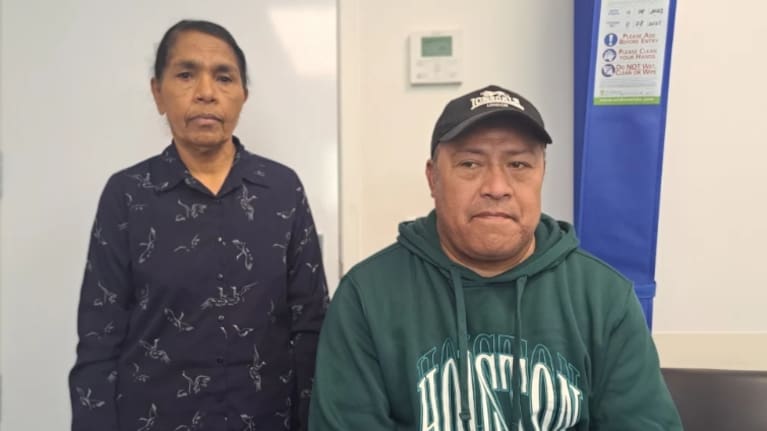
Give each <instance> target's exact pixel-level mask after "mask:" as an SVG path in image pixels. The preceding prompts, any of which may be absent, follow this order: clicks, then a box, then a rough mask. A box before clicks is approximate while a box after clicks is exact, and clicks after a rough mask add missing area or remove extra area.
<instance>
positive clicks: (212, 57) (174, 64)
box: [152, 31, 248, 151]
mask: <svg viewBox="0 0 767 431" xmlns="http://www.w3.org/2000/svg"><path fill="white" fill-rule="evenodd" d="M166 64H167V66H166V68H165V70H164V71H163V73H162V76H160V77H159V80H158V79H152V94H153V96H154V100H155V103H156V104H157V110H158V111H159V112H160V114H164V115H165V116H166V118H167V119H168V124H169V125H170V129H171V133H172V134H173V140H174V142H175V143H176V145H180V146H182V147H184V148H187V149H195V150H198V151H207V150H212V149H215V148H217V147H221V146H223V145H224V144H226V143H229V142H231V140H232V133H233V132H234V128H235V127H236V126H237V120H238V119H239V117H240V111H241V110H242V106H243V104H244V103H245V100H247V97H248V95H247V93H246V90H245V85H244V83H243V82H242V78H241V73H240V69H239V67H238V63H237V58H236V56H235V54H234V51H233V50H232V48H231V47H230V46H229V45H228V44H227V43H226V42H224V41H222V40H221V39H218V38H216V37H213V36H210V35H208V34H205V33H201V32H197V31H184V32H182V33H180V34H179V35H178V36H177V38H176V40H175V43H174V44H173V46H172V47H171V49H170V50H169V52H168V59H167V63H166Z"/></svg>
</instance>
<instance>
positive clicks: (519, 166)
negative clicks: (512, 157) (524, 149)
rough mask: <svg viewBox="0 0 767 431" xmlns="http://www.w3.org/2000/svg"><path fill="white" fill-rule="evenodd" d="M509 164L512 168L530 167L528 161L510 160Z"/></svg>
mask: <svg viewBox="0 0 767 431" xmlns="http://www.w3.org/2000/svg"><path fill="white" fill-rule="evenodd" d="M510 165H511V167H512V168H514V169H522V168H529V167H530V165H529V164H528V163H525V162H511V163H510Z"/></svg>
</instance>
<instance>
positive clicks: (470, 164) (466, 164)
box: [458, 160, 479, 169]
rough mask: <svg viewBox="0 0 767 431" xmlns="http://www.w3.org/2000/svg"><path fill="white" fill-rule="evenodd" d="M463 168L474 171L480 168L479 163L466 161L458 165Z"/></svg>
mask: <svg viewBox="0 0 767 431" xmlns="http://www.w3.org/2000/svg"><path fill="white" fill-rule="evenodd" d="M458 166H460V167H462V168H468V169H474V168H476V167H478V166H479V163H477V162H475V161H472V160H465V161H463V162H461V163H459V164H458Z"/></svg>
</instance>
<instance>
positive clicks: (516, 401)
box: [511, 275, 527, 427]
mask: <svg viewBox="0 0 767 431" xmlns="http://www.w3.org/2000/svg"><path fill="white" fill-rule="evenodd" d="M526 284H527V276H526V275H523V276H521V277H519V278H518V279H517V303H516V304H515V315H516V324H515V325H514V352H513V353H512V354H513V355H514V361H513V362H512V366H511V367H512V368H511V369H512V372H511V391H512V392H511V399H512V406H511V426H512V427H514V426H515V424H516V422H517V421H520V422H521V421H522V400H521V399H520V398H521V397H522V382H521V378H520V377H521V376H520V374H521V372H522V370H521V369H520V356H522V294H523V293H524V291H525V285H526Z"/></svg>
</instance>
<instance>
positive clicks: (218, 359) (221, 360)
mask: <svg viewBox="0 0 767 431" xmlns="http://www.w3.org/2000/svg"><path fill="white" fill-rule="evenodd" d="M216 363H217V364H218V365H222V364H223V363H224V357H223V356H219V357H218V358H216Z"/></svg>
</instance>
